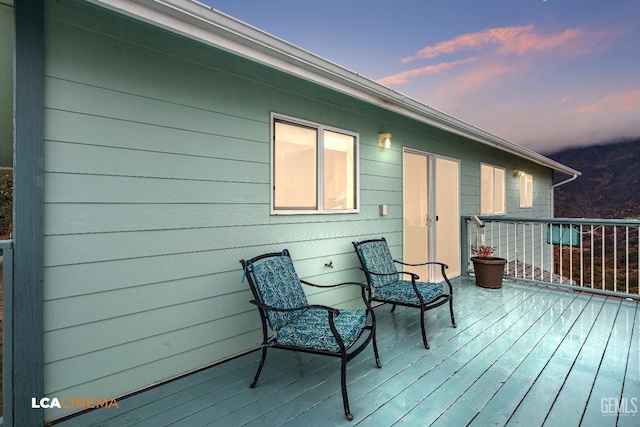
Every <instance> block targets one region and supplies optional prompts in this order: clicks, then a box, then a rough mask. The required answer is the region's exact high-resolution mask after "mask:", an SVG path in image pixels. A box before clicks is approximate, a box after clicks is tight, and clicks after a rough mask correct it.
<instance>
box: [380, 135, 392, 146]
mask: <svg viewBox="0 0 640 427" xmlns="http://www.w3.org/2000/svg"><path fill="white" fill-rule="evenodd" d="M378 146H379V147H382V148H384V149H389V148H391V134H390V133H379V134H378Z"/></svg>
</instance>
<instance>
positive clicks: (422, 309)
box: [420, 308, 429, 350]
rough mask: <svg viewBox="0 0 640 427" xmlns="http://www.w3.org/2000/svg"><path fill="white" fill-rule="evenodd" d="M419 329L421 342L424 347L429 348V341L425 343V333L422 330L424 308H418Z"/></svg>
mask: <svg viewBox="0 0 640 427" xmlns="http://www.w3.org/2000/svg"><path fill="white" fill-rule="evenodd" d="M420 330H421V331H422V343H423V344H424V346H425V348H426V349H427V350H428V349H429V343H427V333H426V332H425V330H424V308H421V309H420Z"/></svg>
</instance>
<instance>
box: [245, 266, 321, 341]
mask: <svg viewBox="0 0 640 427" xmlns="http://www.w3.org/2000/svg"><path fill="white" fill-rule="evenodd" d="M251 274H253V279H254V283H255V284H256V288H257V291H258V295H259V296H260V300H261V302H262V303H263V304H267V305H270V306H272V307H277V308H297V307H303V306H305V305H309V304H308V302H307V297H306V296H305V294H304V290H303V289H302V283H300V278H299V277H298V274H297V273H296V270H295V269H294V268H293V262H292V261H291V258H290V257H289V256H286V255H281V256H279V257H274V258H271V259H269V260H268V261H265V262H263V263H260V264H257V265H254V266H253V272H252V273H251ZM266 312H267V320H268V322H269V327H270V328H271V329H272V330H274V331H277V330H279V329H280V328H282V327H283V326H284V325H286V324H289V323H290V322H292V321H293V320H295V319H297V318H298V317H299V316H300V315H301V314H302V313H303V310H300V311H294V312H288V313H283V312H278V311H273V310H266Z"/></svg>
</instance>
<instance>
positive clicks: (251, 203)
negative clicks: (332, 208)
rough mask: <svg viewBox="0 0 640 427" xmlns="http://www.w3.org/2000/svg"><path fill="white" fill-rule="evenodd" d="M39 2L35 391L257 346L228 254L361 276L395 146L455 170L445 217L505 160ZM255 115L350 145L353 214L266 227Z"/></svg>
mask: <svg viewBox="0 0 640 427" xmlns="http://www.w3.org/2000/svg"><path fill="white" fill-rule="evenodd" d="M46 7H47V9H46V18H47V19H46V26H45V29H46V54H45V60H46V62H45V75H46V78H45V207H44V209H45V261H44V262H45V273H44V274H45V277H44V292H45V305H44V316H45V334H44V351H45V395H46V396H74V397H75V396H77V397H82V396H95V397H99V398H106V397H113V396H118V395H121V394H125V393H129V392H131V391H134V390H136V389H139V388H141V387H144V386H146V385H148V384H152V383H154V382H157V381H162V380H165V379H167V378H169V377H171V376H173V375H178V374H181V373H184V372H187V371H189V370H192V369H196V368H198V367H201V366H203V365H206V364H208V363H212V362H215V361H218V360H221V359H224V358H226V357H229V356H232V355H234V354H237V353H239V352H242V351H244V350H247V349H250V348H252V347H255V346H256V345H258V344H259V342H260V340H261V336H260V331H259V328H260V323H259V316H258V313H257V311H256V310H255V308H253V306H251V305H250V304H249V303H248V301H249V299H251V297H250V293H249V289H248V285H247V284H246V282H245V283H243V282H242V281H241V278H242V271H241V269H240V264H239V262H238V260H240V259H241V258H250V257H253V256H255V255H258V254H261V253H265V252H269V251H280V250H281V249H283V248H285V247H286V248H288V249H289V250H290V251H291V254H292V257H293V259H294V262H295V265H296V269H297V271H298V273H299V275H300V276H301V277H303V278H306V279H309V280H311V281H315V282H318V283H336V282H342V281H347V280H359V281H362V280H364V277H363V275H362V273H361V271H360V270H359V269H358V261H357V257H356V255H355V253H354V252H353V248H352V245H351V242H352V241H354V240H361V239H366V238H371V237H376V236H385V237H386V238H387V240H388V241H389V243H390V245H391V248H392V252H393V253H394V256H397V257H399V258H400V257H401V256H402V253H401V251H402V205H401V203H402V194H401V189H402V164H401V159H402V155H401V150H402V146H411V147H413V148H416V149H420V150H424V151H428V152H431V153H436V154H442V155H446V156H450V157H454V158H459V159H460V160H461V191H462V194H461V214H462V215H469V214H473V213H477V212H478V209H479V173H480V161H486V162H489V160H491V161H492V162H500V163H499V164H503V165H504V167H506V168H507V170H510V168H511V169H512V168H513V167H515V165H511V163H515V162H517V161H519V162H522V161H521V160H517V158H515V157H514V156H510V155H507V154H503V153H500V152H498V151H497V150H494V149H491V148H489V147H486V146H482V145H480V144H478V143H476V142H473V141H470V140H466V139H464V138H462V137H459V136H456V135H451V134H448V133H446V132H443V131H440V130H438V129H435V128H433V127H430V126H428V125H426V124H421V123H418V122H416V121H413V120H409V119H407V118H404V117H402V116H400V115H398V114H396V113H393V112H391V111H388V110H385V109H382V108H379V107H375V106H372V105H369V104H366V103H363V102H360V101H357V100H354V99H352V98H349V97H347V96H344V95H341V94H339V93H335V92H333V91H331V90H328V89H325V88H322V87H319V86H317V85H315V84H311V83H308V82H305V81H302V80H300V79H297V78H293V77H291V76H288V75H286V74H284V73H281V72H278V71H274V70H271V69H268V68H266V67H264V66H261V65H258V64H255V63H251V62H249V61H246V60H244V59H241V58H239V57H236V56H234V55H231V54H229V53H225V52H222V51H219V50H217V49H214V48H211V47H208V46H205V45H201V44H197V43H195V42H192V41H188V40H186V39H184V38H182V37H180V36H177V35H173V34H169V33H167V32H163V31H161V30H159V29H156V28H152V27H150V26H148V25H146V24H141V23H139V22H136V21H133V20H130V19H128V18H125V17H122V16H117V15H115V14H113V13H111V12H109V11H106V10H104V9H101V8H99V7H97V6H93V5H86V4H83V3H80V2H71V1H65V2H46ZM272 112H276V113H279V114H284V115H288V116H292V117H297V118H300V119H304V120H309V121H313V122H317V123H322V124H324V125H329V126H333V127H337V128H342V129H346V130H349V131H353V132H358V133H359V135H360V171H361V174H360V182H361V191H360V196H361V204H360V213H358V214H341V215H337V214H336V215H286V216H285V215H282V216H273V215H270V178H269V176H270V172H269V150H270V144H269V134H270V132H269V126H270V123H269V119H270V113H272ZM383 131H384V132H391V133H392V134H393V142H392V145H393V146H392V149H391V150H383V149H381V148H379V147H378V142H377V134H378V133H379V132H383ZM494 164H495V163H494ZM525 166H530V168H529V169H530V170H532V171H533V170H534V169H536V168H535V167H534V166H533V165H525ZM520 167H523V168H524V166H522V165H520ZM525 170H527V171H528V172H529V170H528V169H525ZM536 174H542V175H545V176H544V177H543V178H541V179H539V180H538V179H536V178H535V177H534V179H536V188H537V189H539V190H538V191H537V192H536V194H537V196H536V197H537V199H536V200H540V204H541V205H542V204H546V211H545V213H548V210H549V201H548V197H547V198H546V199H545V196H544V195H543V194H544V193H545V189H544V185H545V184H544V183H545V182H547V184H549V185H550V175H551V173H550V171H547V170H546V169H544V168H540V167H538V168H537V170H536ZM546 175H548V176H549V179H547V177H546ZM536 177H537V175H536ZM512 185H515V186H516V193H517V179H514V184H511V183H509V186H508V193H509V195H510V196H509V197H511V195H512V193H513V191H514V190H513V188H512ZM514 200H516V201H515V203H517V194H516V196H514ZM509 203H510V204H511V203H513V202H512V201H510V202H509ZM380 204H387V205H388V215H387V216H380V215H379V210H378V206H379V205H380ZM510 206H511V205H510ZM542 210H544V209H542V207H541V211H542ZM509 213H510V214H511V213H512V212H511V211H510V212H509ZM527 213H530V210H528V212H527ZM329 261H333V265H334V268H333V269H329V268H327V267H325V263H328V262H329ZM308 293H309V295H310V300H311V302H322V303H324V304H329V305H336V306H353V305H354V304H357V303H358V302H357V300H358V295H357V293H355V292H354V291H344V290H339V291H332V292H318V291H316V290H312V289H309V290H308ZM68 411H71V410H57V409H55V410H49V412H47V415H46V416H47V418H48V419H51V418H56V417H58V416H61V415H64V414H65V413H66V412H68Z"/></svg>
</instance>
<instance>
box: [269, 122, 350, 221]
mask: <svg viewBox="0 0 640 427" xmlns="http://www.w3.org/2000/svg"><path fill="white" fill-rule="evenodd" d="M272 122H273V145H272V162H271V173H272V184H273V193H272V197H271V206H272V212H273V213H275V214H287V213H289V214H295V213H329V212H331V213H352V212H357V211H358V190H359V189H358V156H357V152H358V134H356V133H353V132H349V131H346V130H341V129H335V128H330V127H328V126H323V125H320V124H316V123H311V122H306V121H302V120H298V119H293V118H289V117H282V116H273V119H272Z"/></svg>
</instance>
